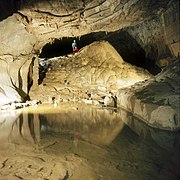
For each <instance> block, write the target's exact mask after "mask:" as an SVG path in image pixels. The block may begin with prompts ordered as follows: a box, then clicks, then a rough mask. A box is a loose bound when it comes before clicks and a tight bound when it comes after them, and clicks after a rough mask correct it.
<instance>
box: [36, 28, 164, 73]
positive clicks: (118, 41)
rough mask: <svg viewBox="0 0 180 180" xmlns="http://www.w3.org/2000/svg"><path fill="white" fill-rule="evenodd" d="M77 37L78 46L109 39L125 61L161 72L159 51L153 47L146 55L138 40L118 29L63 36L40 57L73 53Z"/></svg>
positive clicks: (45, 47)
mask: <svg viewBox="0 0 180 180" xmlns="http://www.w3.org/2000/svg"><path fill="white" fill-rule="evenodd" d="M74 39H76V42H77V45H78V48H79V49H81V48H82V47H84V46H86V45H89V44H91V43H93V42H94V41H99V40H106V41H108V42H109V43H110V44H111V45H112V46H113V47H114V48H115V49H116V50H117V52H118V53H119V54H120V55H121V57H122V58H123V59H124V61H126V62H128V63H130V64H132V65H136V66H138V67H142V68H144V69H147V70H148V71H149V72H150V73H151V74H154V75H155V74H157V73H159V72H160V70H161V69H160V68H159V67H158V66H157V65H156V59H157V53H156V49H153V48H152V52H151V55H150V56H148V57H146V52H145V50H144V49H143V48H141V46H140V45H139V44H138V43H137V41H136V40H135V39H134V38H133V37H132V36H130V35H129V34H128V33H127V32H126V31H116V32H112V33H105V32H97V33H91V34H87V35H84V36H82V37H81V38H72V37H70V38H62V39H61V40H58V39H56V40H55V41H54V42H53V43H52V44H46V45H45V46H44V47H43V49H42V52H41V54H40V56H39V57H40V58H52V57H58V56H64V55H67V54H71V53H72V47H71V44H72V42H73V40H74Z"/></svg>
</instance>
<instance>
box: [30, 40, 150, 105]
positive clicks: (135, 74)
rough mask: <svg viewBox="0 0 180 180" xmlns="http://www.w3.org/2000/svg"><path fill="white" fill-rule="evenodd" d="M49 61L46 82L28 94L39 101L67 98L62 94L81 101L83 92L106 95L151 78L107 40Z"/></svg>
mask: <svg viewBox="0 0 180 180" xmlns="http://www.w3.org/2000/svg"><path fill="white" fill-rule="evenodd" d="M49 61H50V64H51V65H50V68H49V70H48V72H47V73H46V77H45V79H44V80H43V82H42V84H41V85H40V86H39V87H37V88H35V89H34V91H32V92H31V97H32V98H34V99H35V98H36V99H38V100H40V101H42V102H43V101H44V100H46V101H48V97H51V98H52V97H53V96H54V97H56V99H58V98H59V97H61V98H62V97H63V99H67V98H66V97H65V96H63V94H67V95H68V99H69V100H70V101H72V99H73V96H74V97H77V98H79V100H80V99H81V98H80V95H82V94H83V91H84V92H87V91H89V93H90V94H92V92H93V91H95V92H98V91H99V92H103V93H104V95H106V94H108V92H109V91H114V92H116V91H117V90H118V89H120V88H123V87H128V86H131V85H133V84H134V83H136V82H139V81H144V80H146V79H149V78H151V77H152V75H151V74H150V73H148V72H147V71H145V70H144V69H142V68H138V67H136V66H132V65H131V64H129V63H126V62H125V61H124V60H123V59H122V57H121V56H120V55H119V54H118V53H117V51H116V50H115V49H114V48H113V47H112V46H111V45H110V44H109V43H108V42H107V41H100V42H94V43H92V44H90V45H89V46H86V47H84V48H83V49H82V50H80V51H79V52H78V53H77V54H75V55H72V56H71V57H59V58H58V57H54V58H52V59H49ZM44 62H46V61H44ZM79 90H82V92H79ZM103 93H100V94H103ZM102 96H103V95H102ZM51 98H50V99H51Z"/></svg>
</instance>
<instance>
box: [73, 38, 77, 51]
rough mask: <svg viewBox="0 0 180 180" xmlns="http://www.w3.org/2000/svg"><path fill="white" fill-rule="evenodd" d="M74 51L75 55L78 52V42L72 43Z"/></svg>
mask: <svg viewBox="0 0 180 180" xmlns="http://www.w3.org/2000/svg"><path fill="white" fill-rule="evenodd" d="M72 49H73V53H76V52H78V48H77V43H76V40H74V41H73V43H72Z"/></svg>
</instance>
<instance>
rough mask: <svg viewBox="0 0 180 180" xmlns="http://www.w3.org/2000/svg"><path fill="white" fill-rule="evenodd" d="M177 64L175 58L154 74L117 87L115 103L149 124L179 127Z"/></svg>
mask: <svg viewBox="0 0 180 180" xmlns="http://www.w3.org/2000/svg"><path fill="white" fill-rule="evenodd" d="M179 65H180V62H179V60H177V61H175V62H173V63H172V64H171V65H170V67H167V68H165V69H164V70H163V71H162V72H161V73H160V74H158V75H157V76H155V78H153V79H149V80H148V81H146V82H143V83H136V84H135V85H134V86H131V87H130V88H127V89H120V90H119V91H118V94H117V99H118V106H119V107H121V108H123V109H126V110H127V111H129V112H131V113H132V114H133V116H135V117H136V118H139V119H141V120H142V121H144V122H145V123H147V124H149V125H150V126H152V127H155V128H160V129H165V130H171V131H174V130H179V128H180V112H179V109H180V101H179V92H180V89H179V88H180V86H179V82H180V77H179Z"/></svg>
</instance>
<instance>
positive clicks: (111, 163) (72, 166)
mask: <svg viewBox="0 0 180 180" xmlns="http://www.w3.org/2000/svg"><path fill="white" fill-rule="evenodd" d="M179 169H180V167H179V134H178V133H177V132H176V133H172V132H171V133H170V132H166V131H161V130H157V129H153V128H149V127H147V126H146V125H145V124H143V123H141V122H140V121H138V120H136V119H134V118H133V116H132V115H131V114H129V113H127V112H125V111H123V110H120V109H119V110H116V109H105V108H97V107H92V106H89V105H84V104H68V103H66V104H61V105H59V106H57V107H54V106H53V105H40V106H38V107H31V108H28V109H23V110H17V111H0V180H8V179H9V180H13V179H30V180H31V179H32V180H35V179H43V180H48V179H49V180H60V179H62V180H66V179H75V180H76V179H77V180H81V179H82V180H84V179H87V180H91V179H92V180H98V179H105V180H106V179H107V180H108V179H109V180H116V179H117V180H118V179H120V180H121V179H122V180H126V179H127V180H131V179H132V180H134V179H135V180H136V179H137V180H141V179H142V180H151V179H152V180H155V179H162V180H164V179H167V180H168V179H169V180H175V179H179Z"/></svg>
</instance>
